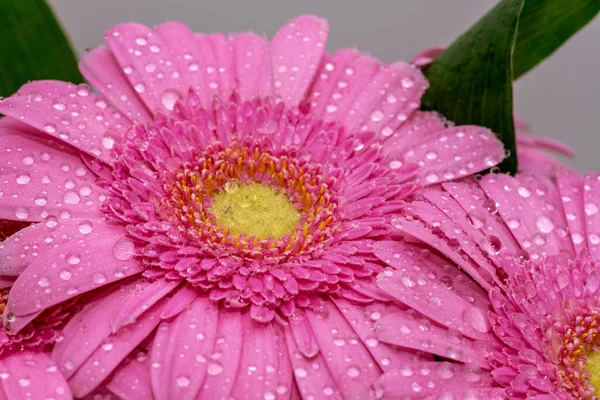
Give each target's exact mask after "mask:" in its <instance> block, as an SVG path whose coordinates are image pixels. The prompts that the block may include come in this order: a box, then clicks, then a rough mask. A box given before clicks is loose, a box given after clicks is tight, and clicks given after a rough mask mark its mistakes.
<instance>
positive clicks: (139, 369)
mask: <svg viewBox="0 0 600 400" xmlns="http://www.w3.org/2000/svg"><path fill="white" fill-rule="evenodd" d="M149 360H150V358H149V357H148V356H147V355H146V354H145V353H142V352H140V354H139V356H138V357H136V358H133V359H132V360H131V361H130V362H129V363H128V364H126V365H125V366H121V367H119V368H117V370H116V371H115V374H114V375H113V377H112V379H111V380H110V381H109V382H108V383H107V384H106V387H107V388H108V389H109V390H110V391H111V392H113V393H114V394H116V395H117V396H119V398H120V399H123V400H138V399H151V398H152V386H151V385H150V361H149Z"/></svg>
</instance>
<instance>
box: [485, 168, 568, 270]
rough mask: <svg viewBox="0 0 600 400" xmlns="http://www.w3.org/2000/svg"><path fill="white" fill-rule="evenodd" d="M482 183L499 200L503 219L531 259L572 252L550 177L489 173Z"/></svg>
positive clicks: (497, 201)
mask: <svg viewBox="0 0 600 400" xmlns="http://www.w3.org/2000/svg"><path fill="white" fill-rule="evenodd" d="M479 185H480V186H481V188H482V189H483V190H484V191H485V192H486V194H487V195H488V197H490V198H491V199H492V200H494V201H495V202H496V204H497V207H498V212H499V213H500V215H501V216H502V218H503V219H504V222H505V223H506V225H507V226H508V227H509V229H510V230H511V232H512V233H513V235H514V236H515V238H516V239H517V240H518V241H519V244H520V245H521V247H522V248H523V249H525V250H526V251H527V252H528V253H529V255H530V256H531V257H532V258H534V259H537V258H539V257H541V256H543V255H546V254H550V255H553V254H558V253H559V252H560V251H561V250H565V251H569V252H572V251H573V249H572V245H571V241H570V239H569V238H568V237H567V230H566V228H567V222H566V220H565V217H564V214H563V212H562V211H561V205H560V197H559V194H558V191H557V189H556V187H555V185H554V184H553V183H552V182H550V180H548V179H546V178H544V177H543V176H538V175H532V176H527V175H524V174H518V175H517V176H516V177H515V178H513V177H510V176H508V175H504V174H490V175H486V176H485V177H484V178H483V179H482V180H481V181H480V182H479ZM530 210H536V212H535V213H531V212H530Z"/></svg>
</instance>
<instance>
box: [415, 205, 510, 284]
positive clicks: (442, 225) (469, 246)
mask: <svg viewBox="0 0 600 400" xmlns="http://www.w3.org/2000/svg"><path fill="white" fill-rule="evenodd" d="M450 201H452V202H453V200H450ZM443 209H444V211H446V213H448V214H450V215H448V216H446V215H444V213H443V212H442V211H441V209H438V208H436V207H434V206H433V205H432V204H430V203H427V202H424V201H415V202H412V203H410V205H409V206H407V207H406V209H405V210H406V213H407V214H409V215H412V216H414V217H415V218H421V221H422V222H424V223H425V225H426V226H427V227H429V228H430V229H431V230H432V232H434V233H437V234H438V235H443V237H444V239H446V240H447V243H448V244H449V246H450V247H454V248H455V251H459V252H463V253H465V254H467V255H468V256H469V257H470V258H471V260H473V261H474V262H475V263H476V264H477V265H478V271H477V272H478V273H479V275H481V276H483V277H486V278H488V277H489V276H492V277H494V278H495V275H496V271H495V269H494V266H493V265H490V263H489V260H488V259H487V257H485V256H484V255H483V253H482V251H481V250H480V249H479V248H478V247H477V244H476V243H474V242H473V239H472V238H470V237H469V236H467V234H466V233H465V231H464V230H463V225H465V224H467V217H466V216H461V215H453V214H452V213H450V212H449V209H447V208H443ZM456 214H459V213H458V212H457V213H456ZM455 221H456V222H455ZM479 246H480V247H481V248H482V250H484V251H486V252H489V253H492V254H494V253H495V252H497V251H498V248H497V247H494V246H493V245H489V244H487V238H486V241H485V242H484V243H483V244H480V245H479ZM496 246H498V247H499V246H501V244H497V245H496Z"/></svg>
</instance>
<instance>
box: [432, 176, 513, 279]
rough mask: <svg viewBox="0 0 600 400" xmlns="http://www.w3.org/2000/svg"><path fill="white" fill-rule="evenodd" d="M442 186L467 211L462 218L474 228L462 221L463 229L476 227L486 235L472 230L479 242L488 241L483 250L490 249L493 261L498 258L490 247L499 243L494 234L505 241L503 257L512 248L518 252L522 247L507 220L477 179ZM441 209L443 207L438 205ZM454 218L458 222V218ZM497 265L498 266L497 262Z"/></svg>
mask: <svg viewBox="0 0 600 400" xmlns="http://www.w3.org/2000/svg"><path fill="white" fill-rule="evenodd" d="M442 187H443V189H444V190H445V191H446V192H447V193H449V194H450V196H452V198H453V199H454V200H455V201H456V204H458V205H459V206H460V207H462V209H463V210H464V212H466V213H467V214H466V218H463V220H465V221H468V223H469V226H470V227H471V228H467V227H466V226H464V224H463V223H461V226H463V229H465V230H466V231H469V232H472V231H473V230H475V231H478V232H480V233H481V234H482V235H483V236H481V235H480V234H476V233H472V234H471V237H472V238H474V240H475V241H476V242H478V243H480V244H481V243H482V241H483V243H485V245H484V246H483V249H484V250H486V251H487V254H488V255H489V256H490V257H492V259H493V260H495V261H498V260H497V258H498V257H497V256H494V255H493V254H490V252H489V250H490V249H491V248H496V247H497V245H496V246H489V245H490V244H492V242H496V243H498V242H497V241H496V240H495V239H494V238H493V237H496V238H498V239H499V240H500V241H499V243H501V244H502V247H501V249H500V256H501V255H502V254H503V253H504V252H506V251H511V252H513V253H517V252H519V250H520V249H521V246H519V244H518V243H517V241H516V240H515V238H514V236H513V235H512V233H511V232H510V230H509V229H508V228H507V226H506V224H505V222H504V221H503V220H502V218H501V217H500V216H499V215H498V209H497V207H496V203H495V202H494V201H493V200H491V199H488V198H487V196H485V194H484V193H483V191H482V190H481V188H480V187H479V185H477V183H476V182H475V181H474V180H473V181H471V182H470V183H463V182H448V183H443V184H442ZM438 208H440V207H439V206H438ZM440 209H441V208H440ZM454 220H455V221H456V220H457V219H454ZM461 222H462V221H461ZM497 265H499V264H498V262H497ZM507 272H511V271H507Z"/></svg>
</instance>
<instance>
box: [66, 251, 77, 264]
mask: <svg viewBox="0 0 600 400" xmlns="http://www.w3.org/2000/svg"><path fill="white" fill-rule="evenodd" d="M66 260H67V263H69V264H71V265H77V264H79V263H80V262H81V255H79V254H75V253H71V254H67V256H66Z"/></svg>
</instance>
